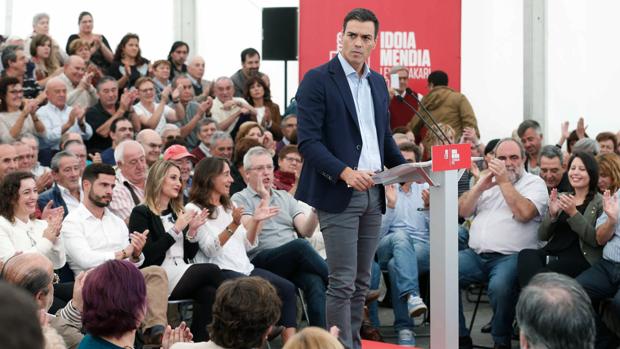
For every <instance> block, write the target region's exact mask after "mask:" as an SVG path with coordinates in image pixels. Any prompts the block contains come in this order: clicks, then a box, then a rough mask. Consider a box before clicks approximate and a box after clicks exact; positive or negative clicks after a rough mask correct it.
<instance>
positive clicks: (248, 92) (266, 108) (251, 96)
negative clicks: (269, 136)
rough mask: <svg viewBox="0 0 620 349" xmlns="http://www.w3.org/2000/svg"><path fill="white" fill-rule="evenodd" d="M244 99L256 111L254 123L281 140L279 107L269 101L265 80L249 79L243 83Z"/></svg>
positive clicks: (269, 93) (256, 77)
mask: <svg viewBox="0 0 620 349" xmlns="http://www.w3.org/2000/svg"><path fill="white" fill-rule="evenodd" d="M243 96H244V98H245V100H246V101H248V103H250V105H251V106H253V107H254V109H256V121H257V122H258V124H259V125H261V126H262V127H263V128H264V129H265V130H269V131H271V132H272V133H273V134H274V135H276V138H278V139H280V138H282V132H281V131H280V123H281V122H282V116H281V115H280V107H279V106H278V105H277V104H276V103H274V102H273V101H272V100H271V91H270V90H269V86H267V84H266V83H265V80H263V79H262V78H260V77H258V76H252V77H250V78H249V79H248V80H247V81H246V83H245V92H244V95H243Z"/></svg>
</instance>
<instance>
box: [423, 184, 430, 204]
mask: <svg viewBox="0 0 620 349" xmlns="http://www.w3.org/2000/svg"><path fill="white" fill-rule="evenodd" d="M422 202H424V208H429V207H430V206H431V193H430V191H429V190H428V189H424V190H422Z"/></svg>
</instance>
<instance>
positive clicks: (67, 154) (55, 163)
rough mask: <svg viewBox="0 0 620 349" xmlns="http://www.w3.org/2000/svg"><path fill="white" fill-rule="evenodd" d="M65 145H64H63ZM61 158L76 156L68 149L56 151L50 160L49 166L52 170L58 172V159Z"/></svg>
mask: <svg viewBox="0 0 620 349" xmlns="http://www.w3.org/2000/svg"><path fill="white" fill-rule="evenodd" d="M65 146H66V145H65ZM63 158H76V159H77V158H78V157H77V156H76V155H75V154H73V153H72V152H70V151H66V150H61V151H59V152H58V153H56V154H54V156H52V160H51V161H50V168H51V169H52V171H53V172H55V173H58V171H59V170H60V160H62V159H63Z"/></svg>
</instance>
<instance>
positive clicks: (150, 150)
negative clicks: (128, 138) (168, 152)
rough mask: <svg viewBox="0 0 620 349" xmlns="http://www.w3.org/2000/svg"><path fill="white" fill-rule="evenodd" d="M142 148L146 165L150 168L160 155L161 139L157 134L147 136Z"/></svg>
mask: <svg viewBox="0 0 620 349" xmlns="http://www.w3.org/2000/svg"><path fill="white" fill-rule="evenodd" d="M140 144H142V148H144V153H145V154H146V163H147V164H148V165H149V166H151V165H152V164H153V163H155V161H157V160H159V157H160V155H161V147H162V143H161V137H160V136H159V135H157V134H148V135H147V136H146V137H144V139H143V140H142V142H140Z"/></svg>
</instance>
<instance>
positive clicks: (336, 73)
mask: <svg viewBox="0 0 620 349" xmlns="http://www.w3.org/2000/svg"><path fill="white" fill-rule="evenodd" d="M329 72H330V74H331V76H332V79H334V82H335V83H336V86H338V90H339V91H340V94H341V95H342V99H343V100H344V104H345V106H346V107H347V110H348V111H349V115H350V116H351V118H353V121H354V122H355V125H356V126H357V129H358V130H359V129H360V124H359V121H358V120H357V111H356V110H355V103H354V102H353V95H352V94H351V88H350V87H349V82H348V81H347V77H346V76H345V75H344V70H343V69H342V66H341V65H340V61H339V60H338V57H335V58H334V59H332V60H331V61H330V64H329Z"/></svg>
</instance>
